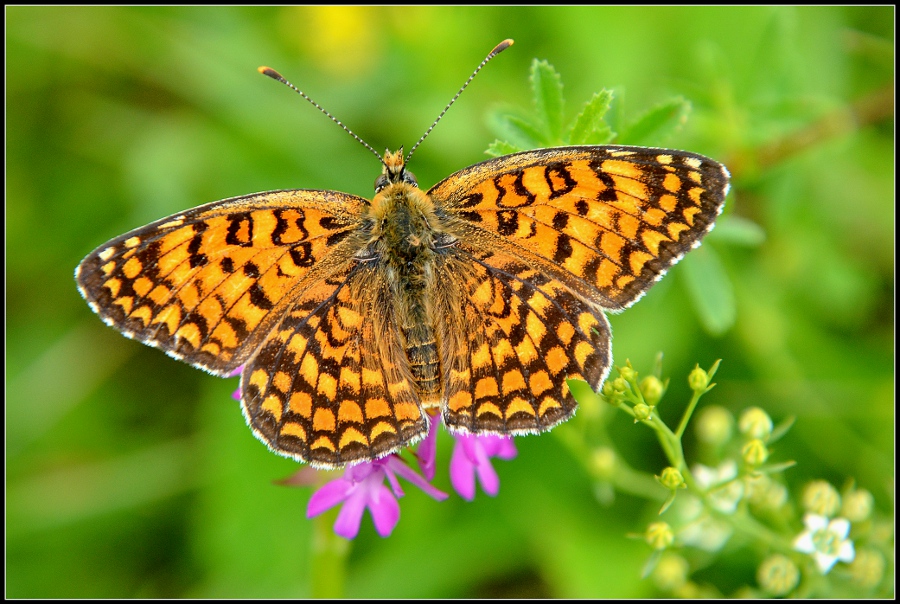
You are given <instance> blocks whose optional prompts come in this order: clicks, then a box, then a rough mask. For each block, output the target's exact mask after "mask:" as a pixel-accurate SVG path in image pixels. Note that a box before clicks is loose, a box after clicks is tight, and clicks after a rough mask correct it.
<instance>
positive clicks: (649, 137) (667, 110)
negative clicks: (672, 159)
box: [620, 97, 691, 147]
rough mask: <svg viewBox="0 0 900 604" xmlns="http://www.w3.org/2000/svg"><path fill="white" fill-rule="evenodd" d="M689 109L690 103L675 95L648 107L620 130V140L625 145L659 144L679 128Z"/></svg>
mask: <svg viewBox="0 0 900 604" xmlns="http://www.w3.org/2000/svg"><path fill="white" fill-rule="evenodd" d="M690 110H691V104H690V102H689V101H686V100H685V99H683V98H682V97H675V98H674V99H671V100H669V101H666V102H665V103H662V104H661V105H657V106H656V107H654V108H653V109H650V110H649V111H647V112H646V113H644V115H642V116H641V117H639V118H638V119H637V120H635V121H634V122H633V123H632V124H631V125H630V126H629V127H628V128H626V129H625V130H624V131H623V132H622V136H621V137H620V141H621V142H622V143H624V144H627V145H648V146H652V147H657V146H660V144H661V141H662V140H663V139H665V138H666V137H667V136H669V135H670V134H672V133H673V132H675V131H676V130H677V129H678V128H680V127H681V126H682V125H683V124H684V122H685V121H687V115H688V113H689V112H690Z"/></svg>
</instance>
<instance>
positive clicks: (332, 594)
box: [311, 509, 350, 600]
mask: <svg viewBox="0 0 900 604" xmlns="http://www.w3.org/2000/svg"><path fill="white" fill-rule="evenodd" d="M336 515H337V510H336V509H335V510H331V511H329V512H326V513H324V514H319V515H318V516H316V517H315V518H314V519H313V538H312V564H311V570H312V573H311V574H312V578H311V591H312V597H313V598H317V599H318V598H327V599H335V600H336V599H340V598H343V597H344V583H345V580H346V576H347V565H346V562H347V554H348V553H349V551H350V542H349V541H347V540H346V539H344V538H343V537H339V536H338V535H336V534H335V533H334V529H333V528H332V525H333V524H334V520H335V517H336Z"/></svg>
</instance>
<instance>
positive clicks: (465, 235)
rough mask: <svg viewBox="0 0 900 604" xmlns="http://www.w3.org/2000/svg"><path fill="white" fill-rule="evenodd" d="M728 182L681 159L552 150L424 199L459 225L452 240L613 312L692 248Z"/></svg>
mask: <svg viewBox="0 0 900 604" xmlns="http://www.w3.org/2000/svg"><path fill="white" fill-rule="evenodd" d="M728 178H729V174H728V170H726V169H725V167H724V166H723V165H722V164H720V163H718V162H716V161H713V160H711V159H709V158H707V157H704V156H702V155H698V154H696V153H689V152H686V151H675V150H671V149H652V148H644V147H627V146H616V145H608V146H595V147H589V146H584V147H558V148H552V149H539V150H536V151H527V152H524V153H515V154H512V155H506V156H503V157H498V158H495V159H491V160H488V161H485V162H482V163H479V164H475V165H474V166H470V167H468V168H466V169H464V170H461V171H459V172H457V173H455V174H453V175H451V176H449V177H448V178H446V179H445V180H443V181H442V182H440V183H438V184H436V185H435V186H434V187H432V188H431V190H429V191H428V194H429V195H430V196H431V198H432V199H433V200H434V202H435V204H436V205H437V206H439V207H440V208H441V209H442V210H444V211H445V212H446V213H447V214H448V215H449V216H450V217H451V220H452V219H457V220H458V221H459V222H458V224H457V225H456V233H455V234H456V235H457V236H458V238H459V239H463V240H465V239H469V240H471V239H477V240H479V241H481V242H482V244H483V245H486V246H491V247H495V248H499V249H504V250H506V251H507V252H509V253H510V254H513V255H516V256H518V257H521V258H525V259H527V260H528V261H529V263H530V264H531V265H533V266H535V267H538V268H540V269H541V270H542V271H543V272H545V273H547V274H551V275H553V276H554V277H555V278H557V279H559V280H560V281H562V282H563V283H565V285H566V286H567V287H568V288H569V289H570V290H571V291H573V292H575V293H576V294H577V295H579V296H580V297H582V298H584V299H585V300H588V301H589V302H591V303H593V304H596V305H598V306H601V307H603V308H605V309H607V310H613V311H616V310H621V309H623V308H627V307H628V306H630V305H631V304H633V303H634V302H635V301H636V300H638V299H639V298H640V297H641V296H642V295H643V294H644V293H645V292H646V291H647V289H649V287H650V286H651V285H652V284H653V283H654V282H656V281H657V280H658V279H659V278H660V277H662V275H663V274H665V272H666V270H667V269H668V268H669V267H670V266H672V265H673V264H675V263H676V262H677V261H678V260H679V259H680V258H681V257H682V256H684V254H685V253H686V252H687V251H688V250H690V249H691V248H692V247H696V246H697V245H699V243H700V240H701V239H702V238H703V236H704V235H705V234H706V233H707V232H709V230H710V229H712V227H713V224H714V221H715V218H716V216H717V215H718V214H719V213H720V212H721V211H722V207H723V205H724V202H725V195H726V193H727V191H728Z"/></svg>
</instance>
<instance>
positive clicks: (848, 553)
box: [794, 514, 855, 574]
mask: <svg viewBox="0 0 900 604" xmlns="http://www.w3.org/2000/svg"><path fill="white" fill-rule="evenodd" d="M803 524H805V525H806V530H805V531H803V532H802V533H800V534H799V535H798V536H797V538H796V539H795V540H794V549H795V550H797V551H798V552H803V553H804V554H812V556H813V558H814V559H815V561H816V564H817V565H818V566H819V570H821V571H822V573H823V574H826V573H828V571H830V570H831V567H832V566H834V564H835V562H837V561H838V560H840V561H841V562H852V561H853V558H854V556H855V551H854V549H853V542H852V541H850V540H849V539H847V535H848V534H849V533H850V521H849V520H847V519H846V518H835V519H834V520H831V521H829V520H828V518H826V517H825V516H819V515H818V514H806V515H805V516H804V517H803Z"/></svg>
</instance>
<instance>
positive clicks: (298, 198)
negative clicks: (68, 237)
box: [75, 190, 367, 375]
mask: <svg viewBox="0 0 900 604" xmlns="http://www.w3.org/2000/svg"><path fill="white" fill-rule="evenodd" d="M364 203H367V202H366V201H365V200H363V199H361V198H359V197H355V196H353V195H346V194H343V193H336V192H331V191H302V190H298V191H272V192H268V193H260V194H256V195H247V196H244V197H237V198H233V199H227V200H224V201H218V202H215V203H211V204H207V205H205V206H200V207H198V208H194V209H193V210H189V211H187V212H184V213H181V214H176V215H174V216H170V217H168V218H164V219H162V220H159V221H157V222H154V223H152V224H150V225H147V226H145V227H142V228H140V229H136V230H134V231H132V232H130V233H127V234H125V235H123V236H121V237H117V238H116V239H113V240H112V241H109V242H108V243H106V244H105V245H103V246H101V247H99V248H97V249H96V250H94V251H93V252H92V253H91V254H89V255H88V256H87V257H86V258H85V259H84V260H83V261H82V262H81V264H80V265H79V266H78V268H77V269H76V275H75V276H76V280H77V282H78V287H79V289H80V291H81V293H82V295H83V296H84V297H85V299H86V300H87V301H88V303H89V304H90V306H91V308H92V309H93V310H94V312H96V313H97V314H99V315H100V316H101V317H102V318H103V320H104V321H105V322H106V323H107V324H109V325H112V326H113V327H115V328H116V329H118V330H119V331H121V332H122V333H123V334H125V335H126V336H128V337H130V338H133V339H135V340H138V341H141V342H144V343H145V344H149V345H151V346H155V347H157V348H160V349H162V350H164V351H165V352H166V353H168V354H170V355H171V356H173V357H175V358H178V359H182V360H184V361H187V362H189V363H191V364H193V365H196V366H198V367H201V368H203V369H206V370H208V371H210V372H212V373H215V374H218V375H227V374H228V373H229V372H230V371H232V370H234V369H235V368H236V367H238V366H239V365H240V364H242V363H243V362H245V361H246V360H247V359H248V358H249V357H250V355H252V353H253V351H254V350H255V349H256V347H258V346H259V344H260V343H261V341H262V340H263V338H265V337H266V335H267V334H268V332H269V331H270V330H271V329H272V327H273V326H274V325H275V324H276V323H277V322H278V321H280V320H281V318H282V316H283V314H284V312H285V310H286V307H287V304H289V303H290V301H291V298H292V297H293V296H294V295H296V290H297V289H298V288H299V289H302V288H303V287H304V286H305V285H306V284H308V283H310V282H314V281H315V280H316V279H318V278H321V276H323V275H327V274H328V272H329V270H334V267H335V264H336V263H337V261H338V259H339V258H340V257H341V255H342V254H341V251H342V250H341V242H342V241H343V240H344V239H345V238H346V237H347V236H348V235H350V234H351V233H352V232H353V231H354V229H355V227H356V224H357V221H358V215H359V208H360V207H361V205H362V204H364ZM350 253H351V254H352V252H350ZM343 255H344V256H346V255H347V254H346V253H344V254H343Z"/></svg>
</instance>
